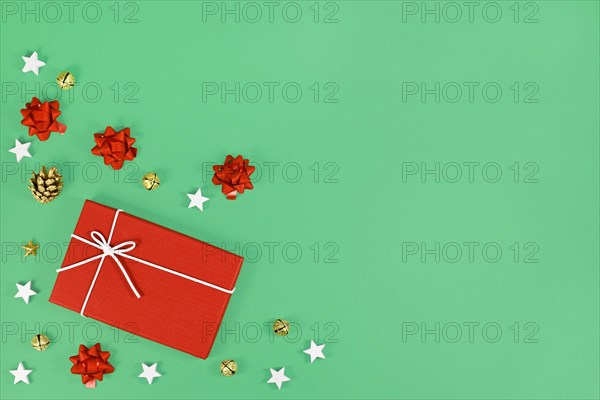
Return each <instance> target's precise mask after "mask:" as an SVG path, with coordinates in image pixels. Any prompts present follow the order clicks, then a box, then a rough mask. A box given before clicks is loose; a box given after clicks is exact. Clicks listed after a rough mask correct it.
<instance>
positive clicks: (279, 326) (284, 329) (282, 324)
mask: <svg viewBox="0 0 600 400" xmlns="http://www.w3.org/2000/svg"><path fill="white" fill-rule="evenodd" d="M273 332H275V334H276V335H277V336H287V334H288V333H290V323H289V322H287V321H286V320H285V319H278V320H276V321H275V323H273Z"/></svg>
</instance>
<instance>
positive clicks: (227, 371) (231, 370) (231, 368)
mask: <svg viewBox="0 0 600 400" xmlns="http://www.w3.org/2000/svg"><path fill="white" fill-rule="evenodd" d="M236 372H237V363H236V362H235V361H234V360H225V361H221V373H222V374H223V375H225V376H232V375H235V373H236Z"/></svg>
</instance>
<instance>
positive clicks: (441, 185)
mask: <svg viewBox="0 0 600 400" xmlns="http://www.w3.org/2000/svg"><path fill="white" fill-rule="evenodd" d="M89 3H90V2H76V6H75V8H74V10H73V14H72V16H69V9H68V8H67V7H66V6H64V5H62V2H57V3H53V4H54V6H53V5H50V6H47V5H46V3H45V2H24V3H22V2H6V1H4V2H2V26H1V30H0V33H1V52H0V55H1V59H2V60H1V70H0V71H1V77H0V78H1V79H0V80H1V82H2V101H1V107H2V110H1V125H0V129H1V147H2V151H1V152H0V154H1V157H2V186H1V188H2V193H1V200H2V213H1V217H2V231H1V233H2V239H1V241H2V267H1V293H2V296H1V300H2V307H1V311H2V315H1V318H2V352H1V360H0V376H1V384H2V391H1V395H2V396H1V397H2V398H32V399H37V398H63V399H64V398H125V397H127V398H166V397H170V398H215V397H222V398H276V397H285V398H326V397H335V398H365V397H376V398H411V399H412V398H415V399H458V398H460V399H465V398H478V399H482V398H485V399H504V398H519V399H533V398H536V399H554V398H570V399H574V398H577V399H579V398H581V399H592V398H598V397H599V384H598V374H599V340H598V336H599V335H598V334H599V317H598V315H599V297H598V290H599V274H598V262H599V260H598V239H599V238H598V219H599V214H598V182H599V174H598V170H599V169H598V151H599V142H598V131H599V123H598V108H599V101H598V91H599V74H598V70H599V66H598V59H599V54H598V47H599V44H598V36H599V22H598V16H599V7H598V2H597V1H538V2H518V3H516V2H514V1H509V2H502V1H501V2H497V3H494V4H492V5H489V3H488V2H477V3H476V8H475V9H474V13H473V15H472V21H470V20H469V14H468V8H466V7H465V6H461V4H462V2H459V3H453V4H458V5H459V7H460V8H461V13H462V14H461V16H460V18H459V17H457V15H456V8H452V7H455V6H453V5H452V4H451V5H450V6H448V5H447V4H446V3H444V2H432V1H430V2H424V3H423V2H400V1H337V2H329V3H328V2H321V3H317V5H316V6H315V5H314V3H315V2H314V1H306V2H305V1H298V2H296V3H295V4H297V6H296V5H294V4H292V5H289V4H288V2H276V8H275V9H274V14H273V20H272V22H271V21H269V15H268V8H266V6H264V5H263V3H262V2H258V3H254V4H258V5H259V6H260V7H261V9H262V16H261V18H260V19H259V20H258V21H256V22H252V21H251V20H252V19H253V18H254V17H255V8H254V9H253V8H248V7H246V8H243V7H244V4H245V3H238V7H240V13H241V15H240V20H239V22H236V21H235V15H229V16H228V15H225V17H226V20H225V22H222V21H221V13H220V12H219V13H218V14H216V15H207V14H206V13H204V14H203V8H204V10H205V11H206V9H207V7H208V9H209V10H210V9H211V7H212V5H211V4H213V5H216V6H217V7H218V8H219V10H221V8H222V7H225V6H226V7H229V8H230V9H235V8H234V7H236V2H231V1H230V2H226V3H222V2H217V3H211V4H203V3H202V2H196V1H136V2H121V3H115V2H112V1H98V2H95V3H94V4H92V5H90V4H89ZM36 4H37V5H36ZM56 4H58V7H59V9H60V13H61V14H60V15H58V14H57V10H56ZM436 4H437V6H436ZM15 7H16V11H15ZM24 7H29V9H32V10H34V11H32V13H33V14H24V15H22V12H23V8H24ZM36 7H38V8H36ZM250 7H254V6H253V5H252V6H250ZM414 7H417V14H414V15H413V14H412V13H411V11H414V10H415V9H414ZM425 7H427V8H428V9H431V10H435V7H439V8H438V9H439V22H436V20H435V19H436V15H435V14H424V17H425V20H424V21H423V20H422V15H421V12H422V11H423V8H425ZM284 8H285V10H286V11H285V12H286V14H285V15H282V10H283V9H284ZM297 8H300V10H301V12H302V15H301V18H300V20H299V21H297V22H295V23H294V22H291V21H292V20H293V19H294V18H295V11H296V10H297ZM498 8H499V9H500V11H501V15H500V16H499V17H496V15H497V14H495V12H496V10H497V9H498ZM98 9H99V10H100V12H101V14H97V10H98ZM315 9H318V10H319V11H320V12H319V15H318V16H317V18H316V19H317V22H315ZM484 9H485V12H484ZM36 10H37V11H36ZM244 10H245V11H244ZM117 11H118V13H117ZM517 11H518V13H517ZM244 12H245V14H244ZM98 16H99V17H98ZM36 18H39V23H36V21H35V19H36ZM286 18H287V20H286ZM95 19H98V21H97V22H93V21H94V20H95ZM495 19H498V20H497V21H496V22H493V21H494V20H495ZM336 21H337V22H336ZM453 21H454V22H453ZM35 50H37V51H38V53H39V57H40V59H41V60H43V61H45V62H46V63H47V65H46V66H45V67H43V68H42V69H41V70H40V75H39V77H37V76H35V75H34V74H33V73H27V74H23V73H22V72H21V68H22V66H23V62H22V60H21V56H23V55H29V54H30V53H31V52H33V51H35ZM63 70H68V71H70V72H72V73H73V74H74V75H75V77H76V78H77V80H78V83H79V85H78V86H77V87H75V88H74V89H72V91H71V92H65V93H58V92H57V91H56V89H55V83H54V78H55V77H56V75H57V74H58V73H59V72H61V71H63ZM211 82H216V83H217V85H220V84H221V83H222V82H225V83H226V85H227V87H228V88H229V89H231V88H234V87H235V83H236V82H239V83H240V100H239V102H236V101H235V95H234V94H230V95H227V96H226V97H225V101H222V100H221V98H220V96H219V95H209V94H207V92H206V88H207V86H209V87H210V86H211V85H212V83H211ZM252 82H255V83H256V85H258V86H260V87H261V88H262V89H263V92H262V96H261V97H260V98H259V99H257V101H256V102H252V100H253V99H254V98H255V96H256V92H255V88H256V85H255V84H252ZM265 82H275V83H273V84H271V85H278V86H274V87H275V91H274V96H273V98H272V101H271V100H270V99H269V97H268V91H267V86H265ZM290 82H292V84H289V83H290ZM315 82H316V83H317V85H316V86H315V85H314V84H315ZM407 82H408V83H407ZM411 82H412V83H411ZM436 82H439V85H440V86H439V88H440V89H439V91H438V94H439V96H440V99H439V102H436V98H435V96H436V94H435V93H433V94H427V95H426V96H425V98H424V99H422V98H421V96H420V94H421V93H418V94H416V95H410V94H409V93H407V91H406V90H408V89H411V88H415V87H416V88H419V90H421V87H420V85H421V83H425V84H426V87H425V88H426V89H435V85H436ZM465 82H467V85H476V86H473V87H474V88H475V89H474V92H473V97H472V98H471V99H469V96H468V90H467V87H468V86H466V85H465ZM469 82H472V83H469ZM248 83H251V84H248ZM413 83H415V84H413ZM515 83H516V85H515ZM286 84H289V85H288V89H289V87H292V89H289V92H286V93H282V88H283V87H284V86H285V85H286ZM415 85H416V86H415ZM486 85H487V86H486ZM298 86H299V87H300V88H301V89H302V95H301V97H300V98H299V99H298V101H296V102H292V101H291V100H292V98H293V97H294V96H295V93H294V90H293V88H294V87H298ZM457 86H458V87H460V88H462V95H461V96H460V98H457V95H456V87H457ZM244 87H245V88H246V89H244ZM317 87H318V88H319V93H318V95H316V88H317ZM484 87H486V88H487V89H486V92H484V93H482V89H483V88H484ZM498 87H500V88H501V90H502V95H501V97H499V98H497V99H495V96H496V95H495V92H494V90H496V88H498ZM517 88H518V93H517ZM244 90H246V91H245V92H244ZM334 91H335V92H336V93H335V94H332V93H333V92H334ZM434 91H435V90H434ZM284 94H287V95H288V97H287V98H286V97H284ZM33 95H37V96H41V98H42V99H44V100H50V99H52V98H56V97H57V95H60V96H61V97H60V101H61V111H62V112H63V114H62V115H61V116H60V118H59V120H60V121H62V122H63V123H65V124H66V125H67V126H68V129H67V132H66V134H65V135H64V136H61V135H58V134H56V133H53V134H52V136H51V137H50V139H49V140H48V141H46V142H40V141H39V140H38V139H37V138H28V136H27V130H26V128H25V127H23V126H21V125H20V120H21V116H20V114H19V109H20V108H22V107H23V106H24V104H25V102H28V101H30V99H31V97H32V96H33ZM485 96H487V97H485ZM315 100H316V101H315ZM336 100H337V101H336ZM454 100H456V101H455V102H453V101H454ZM495 100H497V101H495ZM106 125H111V126H113V127H115V128H117V129H120V128H123V127H126V126H128V127H131V130H132V136H133V137H135V138H136V139H137V142H136V145H137V146H138V148H139V153H138V157H137V158H136V159H135V161H134V162H130V163H129V164H126V166H125V167H124V168H123V169H122V170H121V171H120V172H119V173H118V174H117V173H115V172H113V171H112V170H111V169H110V168H109V167H106V166H104V165H103V164H102V160H101V159H100V158H98V157H95V156H93V155H92V154H91V153H90V149H91V148H92V147H93V145H94V143H93V137H92V134H93V133H95V132H100V131H103V130H104V128H105V127H106ZM16 138H18V139H19V140H21V141H26V140H31V141H32V145H31V148H30V151H31V153H32V155H33V158H30V159H25V160H24V161H23V162H21V163H20V164H16V163H15V158H14V155H13V154H10V153H8V152H7V150H8V149H10V148H12V147H13V146H14V140H15V139H16ZM229 153H231V154H233V155H237V154H243V155H244V156H245V157H248V158H249V159H250V160H251V162H252V163H253V164H255V165H257V166H258V167H259V168H260V176H259V173H258V172H257V174H256V175H255V176H253V177H254V178H255V189H254V190H252V191H249V192H247V193H245V194H243V195H242V196H241V197H240V198H239V199H238V200H236V201H227V200H226V199H225V197H224V195H222V194H221V193H220V188H219V187H216V186H214V185H213V184H212V183H211V182H210V177H211V176H210V172H206V171H209V170H210V165H211V163H215V162H221V161H222V160H223V159H224V158H225V156H226V155H227V154H229ZM49 163H51V164H53V165H57V166H58V167H59V168H60V169H61V171H62V172H63V174H64V176H65V180H66V183H65V187H64V191H63V193H62V194H61V196H60V197H59V198H58V199H57V200H56V201H55V202H53V203H52V204H50V205H39V204H37V203H36V202H35V201H34V200H33V198H32V197H31V195H30V193H29V191H28V190H27V188H26V180H27V177H28V176H29V173H30V171H31V170H33V169H34V168H38V167H39V165H41V164H49ZM436 163H438V164H436ZM465 163H467V164H465ZM469 163H479V164H469ZM515 163H518V164H515ZM488 164H489V165H488ZM436 165H437V167H436ZM469 165H473V168H474V170H473V172H474V173H473V175H472V177H471V179H470V178H469V176H468V172H469V167H468V166H469ZM457 166H459V167H460V172H461V176H460V178H456V179H455V176H456V171H457ZM413 167H417V168H419V171H418V172H417V173H416V174H414V175H411V174H408V172H410V170H411V168H413ZM484 167H485V168H484ZM269 168H271V169H269ZM435 168H438V171H439V178H436V176H435V172H434V173H431V174H425V175H424V176H422V175H421V172H422V170H423V169H430V170H435ZM149 171H155V172H157V173H158V175H159V176H160V178H161V181H162V184H161V187H160V188H159V189H158V190H156V191H153V192H147V191H145V190H144V189H143V187H142V186H141V184H140V183H139V182H140V179H141V177H142V175H143V174H144V173H146V172H149ZM269 171H271V174H270V173H269ZM498 171H500V172H501V176H500V177H499V178H497V179H496V173H497V172H498ZM517 171H518V174H517V173H516V172H517ZM403 172H404V175H403ZM299 174H301V175H299ZM436 180H437V181H436ZM496 180H497V181H496ZM454 181H456V182H454ZM198 187H202V189H203V193H204V194H205V195H206V196H207V197H210V201H208V202H207V203H206V204H205V211H204V212H200V211H199V210H197V209H193V210H192V209H188V208H187V205H188V199H187V197H186V193H193V192H195V191H196V189H197V188H198ZM85 199H92V200H95V201H99V202H102V203H105V204H107V205H109V206H112V207H115V208H122V209H124V210H125V211H127V212H130V213H132V214H135V215H138V216H140V217H143V218H146V219H148V220H150V221H153V222H156V223H159V224H162V225H165V226H167V227H170V228H173V229H176V230H179V231H181V232H183V233H185V234H189V235H191V236H194V237H197V238H199V239H202V240H204V241H208V242H211V243H215V244H217V245H219V246H221V247H225V248H227V249H228V250H230V251H233V252H236V253H237V254H240V255H242V256H244V257H246V262H245V263H244V266H243V269H242V272H241V275H240V277H239V280H238V283H237V288H238V290H237V291H236V293H235V295H234V296H233V297H232V300H231V303H230V305H229V308H228V310H227V313H226V315H225V319H224V321H223V323H224V326H222V328H221V331H220V336H219V338H218V339H217V341H216V343H215V345H214V347H213V350H212V353H211V355H210V357H209V358H208V359H207V360H201V359H196V358H193V357H192V356H189V355H186V354H184V353H180V352H178V351H175V350H172V349H169V348H167V347H164V346H162V345H159V344H156V343H152V342H149V341H147V340H144V339H140V338H137V337H134V336H130V335H127V334H125V333H124V332H120V331H115V330H114V329H112V328H110V327H109V326H107V325H104V324H101V323H97V322H95V321H93V320H89V319H83V318H82V317H80V316H79V315H78V314H77V313H74V312H71V311H68V310H66V309H62V308H60V307H58V306H56V305H53V304H50V303H49V302H48V301H47V300H48V297H49V295H50V292H51V290H52V286H53V283H54V280H55V277H56V273H55V269H56V268H57V267H58V266H59V265H60V264H61V262H62V256H63V255H64V251H65V249H66V242H68V240H69V235H70V233H71V232H72V231H73V228H74V226H75V223H76V221H77V218H78V215H79V211H80V209H81V207H82V204H83V201H84V200H85ZM30 239H33V240H35V241H37V242H39V243H40V244H41V249H40V252H39V255H38V257H36V258H33V257H28V258H26V259H25V258H23V256H22V251H21V249H20V248H19V247H18V246H20V244H21V243H22V242H26V241H28V240H30ZM471 242H474V243H475V244H473V245H465V243H471ZM515 243H517V244H516V245H515ZM415 246H416V247H415ZM436 246H439V247H437V248H438V249H439V250H436ZM467 246H473V249H474V252H473V254H472V258H469V254H468V247H467ZM484 248H485V249H486V250H485V251H483V249H484ZM415 249H416V250H415ZM457 249H460V250H461V254H460V255H458V253H457ZM497 249H500V250H501V251H502V254H501V255H500V256H499V257H498V259H496V258H497V257H496V254H495V252H496V251H497ZM517 249H518V251H517ZM271 250H272V252H271ZM423 250H424V251H423ZM429 250H431V251H433V253H427V251H429ZM173 251H176V249H174V250H173ZM413 253H416V254H413ZM436 257H439V260H436ZM29 280H32V281H33V286H32V287H33V289H34V290H36V291H38V292H39V294H38V295H37V296H34V297H32V299H31V301H30V304H29V305H26V304H25V303H24V302H23V301H21V300H20V299H13V295H14V293H15V292H16V288H15V283H16V282H19V283H25V282H27V281H29ZM123 290H124V291H127V289H126V288H125V287H124V288H123ZM169 295H172V296H176V295H177V293H171V294H169ZM275 318H285V319H288V320H289V321H291V322H292V323H293V330H292V333H291V334H290V336H289V337H287V338H281V337H273V336H272V335H271V334H270V329H269V325H270V324H271V323H272V321H273V320H274V319H275ZM436 324H437V325H436ZM436 326H437V327H439V328H436ZM469 326H471V327H473V328H472V329H473V331H472V332H471V333H472V335H470V334H469ZM457 327H458V328H460V335H458V330H457ZM416 329H418V332H416V333H414V334H411V332H412V331H414V330H416ZM498 329H500V333H501V334H500V335H498ZM411 330H412V331H411ZM423 330H428V332H429V333H426V334H425V335H424V336H423V335H422V332H423ZM436 330H437V337H436V333H435V332H436ZM38 331H43V332H46V334H47V335H48V336H50V337H51V339H53V340H54V342H53V343H52V345H51V347H50V348H49V349H48V350H47V351H45V352H43V353H38V352H36V351H34V350H33V349H32V348H31V346H30V344H29V341H30V339H31V337H32V336H33V335H34V334H35V333H38ZM199 335H200V333H199ZM311 339H313V340H316V341H317V342H318V343H325V344H326V347H325V355H326V357H327V358H326V359H325V360H317V361H316V362H315V363H314V364H310V363H309V362H308V356H307V355H305V354H303V353H302V351H303V350H304V349H306V348H308V347H309V344H310V340H311ZM96 341H99V342H101V343H102V346H103V348H105V349H106V350H109V351H110V352H111V353H112V356H111V359H110V361H111V362H112V363H113V365H114V366H115V368H116V371H115V373H114V374H112V375H108V376H106V377H105V380H104V381H103V382H101V383H99V387H98V388H97V389H95V390H90V389H86V388H85V387H84V386H83V385H82V384H81V382H80V380H79V377H77V376H74V375H72V374H71V373H70V372H69V368H70V365H71V364H70V362H69V360H68V357H69V356H70V355H73V354H75V353H76V352H77V346H78V345H79V343H85V344H88V345H91V344H93V343H95V342H96ZM223 359H235V360H237V362H238V365H239V373H238V374H237V375H236V376H235V377H233V378H225V377H223V376H221V375H220V374H219V368H218V367H219V362H220V361H221V360H223ZM20 361H23V362H24V364H25V367H26V368H29V369H33V370H34V371H33V373H32V374H31V375H29V376H30V380H31V384H30V385H25V384H23V383H19V384H17V385H13V384H12V380H13V376H12V375H11V374H10V373H9V372H8V371H9V370H11V369H15V368H16V367H17V365H18V363H19V362H20ZM141 362H146V363H154V362H158V363H159V364H158V365H159V366H158V370H159V372H161V373H162V375H163V376H162V377H160V378H157V379H156V380H155V381H154V383H153V384H152V385H148V384H147V383H146V381H145V380H143V379H140V378H138V377H137V375H138V374H140V373H141V372H142V371H141V366H140V363H141ZM281 367H286V374H287V375H288V376H289V377H290V378H291V379H292V381H291V382H288V383H284V386H283V388H282V390H281V391H278V390H277V388H276V387H275V385H271V384H267V383H266V381H267V380H268V378H269V377H270V374H269V368H281Z"/></svg>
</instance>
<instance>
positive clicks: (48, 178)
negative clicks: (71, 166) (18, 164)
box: [28, 165, 63, 204]
mask: <svg viewBox="0 0 600 400" xmlns="http://www.w3.org/2000/svg"><path fill="white" fill-rule="evenodd" d="M32 175H33V177H32V178H30V179H29V182H30V183H29V186H28V187H29V190H31V194H33V197H34V198H35V199H36V200H37V201H38V202H40V203H42V204H46V203H50V202H51V201H52V200H54V199H55V198H56V197H57V196H58V195H59V194H60V191H61V190H62V187H63V180H62V175H61V174H59V173H58V170H57V169H56V167H52V168H50V170H49V171H46V166H45V165H44V166H42V169H41V171H40V172H39V173H37V174H36V173H35V172H32Z"/></svg>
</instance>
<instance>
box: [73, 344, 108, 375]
mask: <svg viewBox="0 0 600 400" xmlns="http://www.w3.org/2000/svg"><path fill="white" fill-rule="evenodd" d="M108 357H110V352H108V351H102V349H101V348H100V343H96V344H95V345H93V346H92V347H90V348H89V349H88V348H87V347H85V346H84V345H82V344H80V345H79V353H77V355H76V356H72V357H69V360H71V362H72V363H73V364H74V365H73V366H72V367H71V373H73V374H76V375H81V381H82V382H83V383H84V384H87V383H88V382H92V381H94V380H96V379H97V380H99V381H101V380H102V378H103V376H104V374H112V373H113V372H114V370H115V369H114V368H113V366H112V365H110V363H109V362H108Z"/></svg>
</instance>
